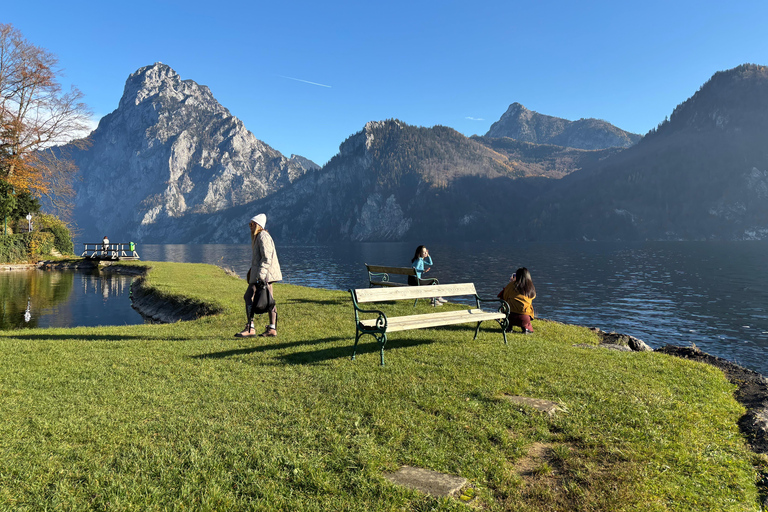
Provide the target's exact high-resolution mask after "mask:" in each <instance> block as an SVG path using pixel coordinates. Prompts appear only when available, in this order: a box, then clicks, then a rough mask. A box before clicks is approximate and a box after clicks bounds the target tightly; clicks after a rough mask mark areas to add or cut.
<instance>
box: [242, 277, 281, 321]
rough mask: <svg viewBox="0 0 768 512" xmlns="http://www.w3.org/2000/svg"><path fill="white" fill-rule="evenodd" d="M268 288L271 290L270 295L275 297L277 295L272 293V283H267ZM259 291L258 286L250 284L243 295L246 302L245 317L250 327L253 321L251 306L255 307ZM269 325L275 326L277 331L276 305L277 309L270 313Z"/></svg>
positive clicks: (274, 308)
mask: <svg viewBox="0 0 768 512" xmlns="http://www.w3.org/2000/svg"><path fill="white" fill-rule="evenodd" d="M267 288H269V293H270V294H272V296H273V297H274V296H275V294H274V293H273V292H272V283H267ZM257 289H258V285H257V284H249V285H248V289H247V290H245V295H243V299H244V300H245V317H246V318H247V319H248V324H249V325H250V323H251V322H252V321H253V315H251V306H253V301H254V299H255V298H256V290H257ZM269 323H270V324H272V325H274V326H275V329H277V304H275V307H273V308H272V309H271V310H270V311H269Z"/></svg>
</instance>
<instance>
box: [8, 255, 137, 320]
mask: <svg viewBox="0 0 768 512" xmlns="http://www.w3.org/2000/svg"><path fill="white" fill-rule="evenodd" d="M131 282H132V277H130V276H124V275H115V274H100V273H99V272H98V271H95V272H73V271H42V270H32V271H13V272H2V273H0V306H2V310H1V311H0V329H2V330H8V329H25V328H34V327H76V326H96V325H126V324H140V323H143V322H144V320H143V319H142V317H141V316H140V315H139V314H138V313H137V312H136V311H134V310H133V309H132V308H131V300H130V287H131Z"/></svg>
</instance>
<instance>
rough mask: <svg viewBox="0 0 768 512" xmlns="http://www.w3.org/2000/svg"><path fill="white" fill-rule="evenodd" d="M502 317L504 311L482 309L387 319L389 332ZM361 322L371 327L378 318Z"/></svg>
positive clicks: (499, 318)
mask: <svg viewBox="0 0 768 512" xmlns="http://www.w3.org/2000/svg"><path fill="white" fill-rule="evenodd" d="M502 318H504V314H503V313H498V312H488V311H483V310H481V309H470V310H466V309H465V310H460V311H444V312H440V313H432V314H427V315H411V316H399V317H394V318H388V319H387V332H396V331H405V330H410V329H422V328H425V327H437V326H440V325H453V324H465V323H472V322H483V321H485V320H501V319H502ZM360 324H361V325H363V326H365V327H366V328H369V329H371V328H373V327H375V325H376V319H371V320H362V321H361V322H360Z"/></svg>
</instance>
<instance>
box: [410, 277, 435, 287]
mask: <svg viewBox="0 0 768 512" xmlns="http://www.w3.org/2000/svg"><path fill="white" fill-rule="evenodd" d="M435 281H437V279H434V278H433V279H419V278H418V277H416V276H408V286H423V285H425V284H435Z"/></svg>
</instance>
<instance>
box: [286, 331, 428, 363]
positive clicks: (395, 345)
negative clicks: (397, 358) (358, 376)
mask: <svg viewBox="0 0 768 512" xmlns="http://www.w3.org/2000/svg"><path fill="white" fill-rule="evenodd" d="M366 338H367V337H363V338H361V339H360V342H359V343H358V344H357V356H358V357H359V356H361V355H363V354H378V353H379V344H378V343H377V342H375V341H373V342H368V340H366ZM339 339H349V338H339ZM372 339H373V338H371V340H372ZM431 343H435V342H434V340H425V339H414V338H397V339H395V340H392V339H389V340H387V344H386V345H385V347H384V359H385V361H386V358H387V353H389V352H391V351H392V350H397V349H401V348H408V347H415V346H418V345H428V344H431ZM354 344H355V339H354V338H352V339H350V343H349V345H348V346H345V347H331V348H324V349H321V350H311V351H307V352H296V353H293V354H286V355H283V356H280V357H279V359H280V360H282V361H284V362H285V363H286V364H314V363H320V362H323V361H330V360H333V359H342V358H347V359H349V358H351V357H352V350H353V348H354ZM378 362H379V359H378V358H376V364H378Z"/></svg>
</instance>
